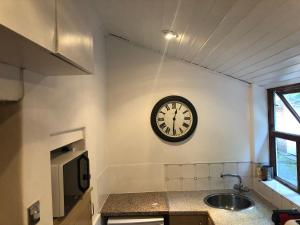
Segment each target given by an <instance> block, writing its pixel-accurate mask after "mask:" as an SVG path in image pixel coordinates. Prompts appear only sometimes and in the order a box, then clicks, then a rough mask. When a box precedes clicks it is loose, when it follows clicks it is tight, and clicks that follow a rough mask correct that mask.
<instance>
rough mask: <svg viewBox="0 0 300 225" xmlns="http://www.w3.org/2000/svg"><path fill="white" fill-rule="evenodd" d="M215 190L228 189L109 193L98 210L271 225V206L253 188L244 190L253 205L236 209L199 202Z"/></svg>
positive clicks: (228, 224)
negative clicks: (199, 216)
mask: <svg viewBox="0 0 300 225" xmlns="http://www.w3.org/2000/svg"><path fill="white" fill-rule="evenodd" d="M218 192H232V191H230V190H219V191H216V190H214V191H191V192H150V193H137V194H112V195H110V196H109V197H108V199H107V201H106V202H105V204H104V206H103V208H102V210H101V214H102V216H125V215H128V216H129V215H145V216H148V215H187V214H188V215H193V214H209V216H210V217H211V219H212V220H213V221H214V223H215V225H253V224H259V225H273V222H272V221H271V215H272V209H274V207H273V206H272V205H271V204H270V203H268V202H267V201H265V200H264V199H262V198H261V197H259V196H258V195H257V194H256V193H255V192H250V193H248V194H247V196H248V197H250V198H251V199H252V200H254V202H255V206H254V207H253V208H251V209H247V210H243V211H238V212H237V211H235V212H232V211H228V210H223V209H215V208H211V207H209V206H207V205H206V204H205V203H204V202H203V199H204V197H206V196H207V195H209V194H212V193H218Z"/></svg>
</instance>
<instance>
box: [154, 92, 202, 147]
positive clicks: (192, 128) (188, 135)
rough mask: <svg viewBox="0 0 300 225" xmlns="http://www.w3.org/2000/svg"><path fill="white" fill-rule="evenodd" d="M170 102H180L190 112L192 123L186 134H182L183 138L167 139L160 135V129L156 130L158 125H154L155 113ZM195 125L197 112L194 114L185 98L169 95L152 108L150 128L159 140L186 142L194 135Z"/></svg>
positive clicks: (191, 106) (190, 104)
mask: <svg viewBox="0 0 300 225" xmlns="http://www.w3.org/2000/svg"><path fill="white" fill-rule="evenodd" d="M171 101H177V102H182V103H183V104H185V105H186V106H187V107H188V108H189V109H190V110H191V113H192V115H193V123H192V126H191V128H190V130H189V131H188V132H187V133H186V134H184V135H183V136H180V137H169V136H167V135H165V134H164V133H162V132H161V131H160V129H159V128H158V125H157V123H156V116H157V113H158V112H159V110H160V108H161V107H162V106H163V105H164V104H166V103H167V102H171ZM197 123H198V116H197V112H196V109H195V107H194V105H193V104H192V103H191V102H190V101H189V100H187V99H186V98H184V97H181V96H177V95H171V96H167V97H164V98H162V99H161V100H159V101H158V102H157V103H156V104H155V106H154V107H153V109H152V112H151V126H152V129H153V131H154V133H155V134H156V135H157V136H158V137H160V138H161V139H163V140H165V141H168V142H181V141H184V140H186V139H187V138H189V137H190V136H191V135H192V134H193V133H194V131H195V129H196V127H197Z"/></svg>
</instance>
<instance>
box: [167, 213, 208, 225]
mask: <svg viewBox="0 0 300 225" xmlns="http://www.w3.org/2000/svg"><path fill="white" fill-rule="evenodd" d="M207 219H208V216H207V215H191V216H189V215H184V216H170V225H207V224H208V221H207Z"/></svg>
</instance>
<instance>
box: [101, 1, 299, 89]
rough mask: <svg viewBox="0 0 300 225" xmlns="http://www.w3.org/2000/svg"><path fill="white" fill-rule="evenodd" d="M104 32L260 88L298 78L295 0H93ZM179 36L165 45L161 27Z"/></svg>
mask: <svg viewBox="0 0 300 225" xmlns="http://www.w3.org/2000/svg"><path fill="white" fill-rule="evenodd" d="M97 4H98V9H99V12H100V14H101V19H102V20H103V23H104V25H105V27H106V29H107V30H108V32H109V33H113V34H115V35H119V36H122V37H125V38H127V39H129V40H130V41H132V42H134V43H137V44H139V45H142V46H145V47H147V48H151V49H154V50H156V51H161V52H164V49H165V47H166V53H167V54H168V55H170V56H173V57H176V58H179V59H183V60H186V61H188V62H191V63H194V64H198V65H200V66H203V67H206V68H208V69H210V70H213V71H217V72H220V73H223V74H226V75H230V76H232V77H235V78H238V79H241V80H244V81H247V82H250V83H256V84H258V85H260V86H264V87H266V88H270V87H276V86H281V85H285V84H292V83H298V82H300V0H98V2H97ZM164 29H171V30H174V31H176V32H177V33H178V34H179V38H178V39H177V40H172V41H170V42H169V43H168V44H167V41H166V40H165V39H164V38H163V36H162V33H161V30H164Z"/></svg>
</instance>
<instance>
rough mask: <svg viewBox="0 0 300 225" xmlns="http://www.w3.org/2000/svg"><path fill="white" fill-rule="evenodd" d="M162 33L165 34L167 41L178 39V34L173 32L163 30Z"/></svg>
mask: <svg viewBox="0 0 300 225" xmlns="http://www.w3.org/2000/svg"><path fill="white" fill-rule="evenodd" d="M161 32H162V33H163V34H164V37H165V39H167V40H171V39H174V38H177V37H178V34H177V33H176V32H175V31H172V30H162V31H161Z"/></svg>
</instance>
